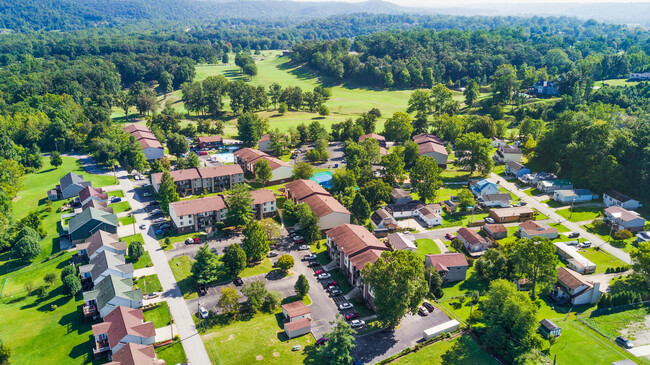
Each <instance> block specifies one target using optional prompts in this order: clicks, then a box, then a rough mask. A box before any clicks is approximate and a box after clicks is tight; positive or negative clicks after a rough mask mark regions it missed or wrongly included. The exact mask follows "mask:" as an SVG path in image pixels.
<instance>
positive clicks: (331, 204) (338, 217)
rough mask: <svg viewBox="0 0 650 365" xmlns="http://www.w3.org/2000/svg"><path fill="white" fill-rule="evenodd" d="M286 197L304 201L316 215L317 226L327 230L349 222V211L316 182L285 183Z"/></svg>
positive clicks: (297, 181) (296, 201)
mask: <svg viewBox="0 0 650 365" xmlns="http://www.w3.org/2000/svg"><path fill="white" fill-rule="evenodd" d="M285 194H286V195H287V199H291V200H292V201H293V202H294V203H305V204H307V205H308V206H309V208H310V209H311V210H312V211H313V212H314V213H316V215H317V216H318V218H319V220H318V227H320V229H321V230H328V229H332V228H334V227H338V226H340V225H341V224H345V223H350V216H351V215H350V212H349V211H348V210H347V209H346V208H345V207H344V206H343V205H342V204H341V203H340V202H339V201H338V200H336V199H334V197H332V195H330V193H328V192H327V190H325V189H324V188H323V187H322V186H320V185H319V184H318V183H317V182H315V181H311V180H296V181H292V182H290V183H288V184H287V185H285Z"/></svg>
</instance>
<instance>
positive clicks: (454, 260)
mask: <svg viewBox="0 0 650 365" xmlns="http://www.w3.org/2000/svg"><path fill="white" fill-rule="evenodd" d="M424 260H425V262H429V263H431V265H433V266H434V267H435V268H436V269H437V270H439V271H441V270H445V271H448V270H449V268H450V267H459V266H469V264H468V263H467V259H466V258H465V255H464V254H462V253H458V252H455V253H441V254H437V255H425V259H424Z"/></svg>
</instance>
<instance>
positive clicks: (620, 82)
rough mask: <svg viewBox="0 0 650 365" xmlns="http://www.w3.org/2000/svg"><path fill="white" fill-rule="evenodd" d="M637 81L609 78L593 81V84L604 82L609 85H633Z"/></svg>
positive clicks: (601, 84) (598, 84)
mask: <svg viewBox="0 0 650 365" xmlns="http://www.w3.org/2000/svg"><path fill="white" fill-rule="evenodd" d="M638 83H639V81H627V79H609V80H603V81H596V82H595V83H594V86H603V85H605V84H606V85H609V86H634V85H636V84H638Z"/></svg>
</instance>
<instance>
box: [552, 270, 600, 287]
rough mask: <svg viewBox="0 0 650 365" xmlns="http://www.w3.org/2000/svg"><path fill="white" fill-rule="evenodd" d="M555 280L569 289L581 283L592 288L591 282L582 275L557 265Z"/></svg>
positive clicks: (579, 285)
mask: <svg viewBox="0 0 650 365" xmlns="http://www.w3.org/2000/svg"><path fill="white" fill-rule="evenodd" d="M557 281H558V282H560V284H562V285H564V286H566V287H567V288H569V289H571V290H575V289H577V288H579V287H581V286H582V285H586V286H588V287H589V288H593V284H592V283H591V282H590V281H588V280H587V278H585V277H584V275H582V274H580V273H577V272H575V271H573V270H571V269H567V268H566V267H558V269H557Z"/></svg>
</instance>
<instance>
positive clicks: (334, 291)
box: [328, 274, 343, 296]
mask: <svg viewBox="0 0 650 365" xmlns="http://www.w3.org/2000/svg"><path fill="white" fill-rule="evenodd" d="M328 275H329V274H328ZM330 294H332V295H334V296H336V295H341V294H343V292H342V291H341V289H339V287H338V286H333V287H332V289H331V290H330Z"/></svg>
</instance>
